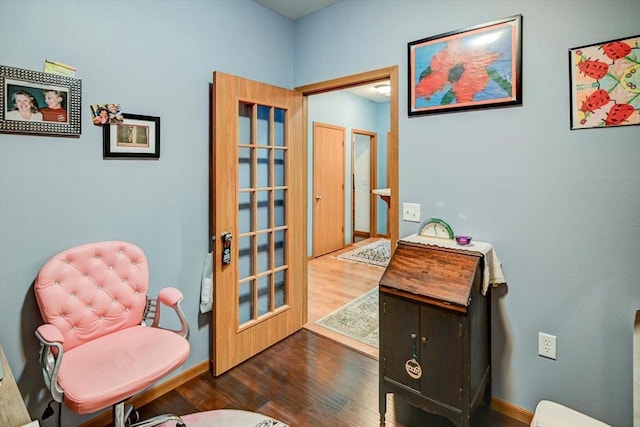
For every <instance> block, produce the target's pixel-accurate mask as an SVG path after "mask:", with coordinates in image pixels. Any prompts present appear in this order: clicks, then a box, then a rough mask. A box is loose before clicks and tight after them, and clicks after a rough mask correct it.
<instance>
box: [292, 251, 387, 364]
mask: <svg viewBox="0 0 640 427" xmlns="http://www.w3.org/2000/svg"><path fill="white" fill-rule="evenodd" d="M377 240H381V239H380V238H369V239H365V240H362V241H359V242H358V243H355V244H354V245H350V246H347V247H346V248H343V249H341V250H339V251H335V252H332V253H329V254H327V255H323V256H321V257H318V258H315V259H312V260H310V261H309V298H308V304H309V321H308V323H307V324H306V325H304V327H305V329H307V330H309V331H311V332H313V333H316V334H319V335H322V336H325V337H328V338H331V339H332V340H334V341H337V342H339V343H341V344H344V345H346V346H348V347H350V348H353V349H354V350H356V351H358V352H360V353H362V354H365V355H367V356H370V357H373V358H375V359H376V360H377V358H378V349H377V348H375V347H372V346H370V345H367V344H363V343H361V342H358V341H356V340H353V339H351V338H348V337H346V336H344V335H341V334H338V333H336V332H333V331H330V330H328V329H325V328H323V327H321V326H317V325H316V324H315V322H316V321H317V320H318V319H321V318H322V317H324V316H326V315H327V314H329V313H331V312H333V311H335V310H337V309H338V308H340V307H342V306H343V305H345V304H347V303H349V302H351V301H353V300H354V299H356V298H358V297H359V296H361V295H363V294H365V293H367V292H368V291H370V290H371V289H374V288H376V287H377V286H378V283H379V282H380V278H381V277H382V274H383V273H384V268H382V267H378V266H375V265H369V264H363V263H359V262H353V261H346V260H341V259H337V258H336V256H337V255H340V254H341V253H344V252H349V251H351V250H353V249H355V248H357V247H360V246H364V245H368V244H369V243H373V242H375V241H377Z"/></svg>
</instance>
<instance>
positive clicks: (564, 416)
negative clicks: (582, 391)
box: [530, 400, 611, 427]
mask: <svg viewBox="0 0 640 427" xmlns="http://www.w3.org/2000/svg"><path fill="white" fill-rule="evenodd" d="M530 427H611V426H610V425H609V424H605V423H603V422H602V421H598V420H596V419H595V418H591V417H589V416H587V415H585V414H581V413H580V412H578V411H575V410H573V409H570V408H567V407H566V406H563V405H561V404H559V403H556V402H552V401H550V400H541V401H540V403H538V406H536V412H535V413H534V415H533V419H532V420H531V426H530Z"/></svg>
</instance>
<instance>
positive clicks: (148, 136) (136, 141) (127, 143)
mask: <svg viewBox="0 0 640 427" xmlns="http://www.w3.org/2000/svg"><path fill="white" fill-rule="evenodd" d="M103 157H104V158H105V159H108V158H115V159H136V158H137V159H159V158H160V117H153V116H141V115H138V114H128V113H124V114H122V121H120V122H117V123H115V124H109V125H105V126H103Z"/></svg>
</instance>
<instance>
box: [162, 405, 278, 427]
mask: <svg viewBox="0 0 640 427" xmlns="http://www.w3.org/2000/svg"><path fill="white" fill-rule="evenodd" d="M180 418H182V420H183V421H184V422H185V423H186V425H187V426H188V427H288V426H287V425H286V424H284V423H282V422H280V421H277V420H274V419H273V418H270V417H267V416H265V415H262V414H258V413H256V412H247V411H240V410H237V409H218V410H215V411H207V412H197V413H195V414H189V415H183V416H181V417H180ZM175 425H176V422H175V421H171V422H166V423H162V424H160V426H159V427H174V426H175Z"/></svg>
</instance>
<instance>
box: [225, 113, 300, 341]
mask: <svg viewBox="0 0 640 427" xmlns="http://www.w3.org/2000/svg"><path fill="white" fill-rule="evenodd" d="M285 120H286V112H285V110H282V109H279V108H276V107H274V106H268V105H261V104H256V103H249V102H243V101H240V102H239V105H238V124H239V126H238V179H237V182H238V283H237V286H238V325H239V328H240V329H242V328H244V327H247V326H250V325H251V324H253V323H255V322H256V321H259V320H262V319H264V318H265V317H268V316H270V315H272V314H273V313H276V312H277V311H278V310H279V309H281V308H283V307H284V306H286V305H287V303H288V301H287V293H288V291H287V288H288V287H287V283H288V274H287V273H288V266H287V262H286V260H287V257H286V253H285V248H286V247H287V231H288V224H287V218H286V211H287V209H286V206H287V190H288V187H287V174H286V170H287V151H288V148H287V147H286V144H285V129H286V123H285Z"/></svg>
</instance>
